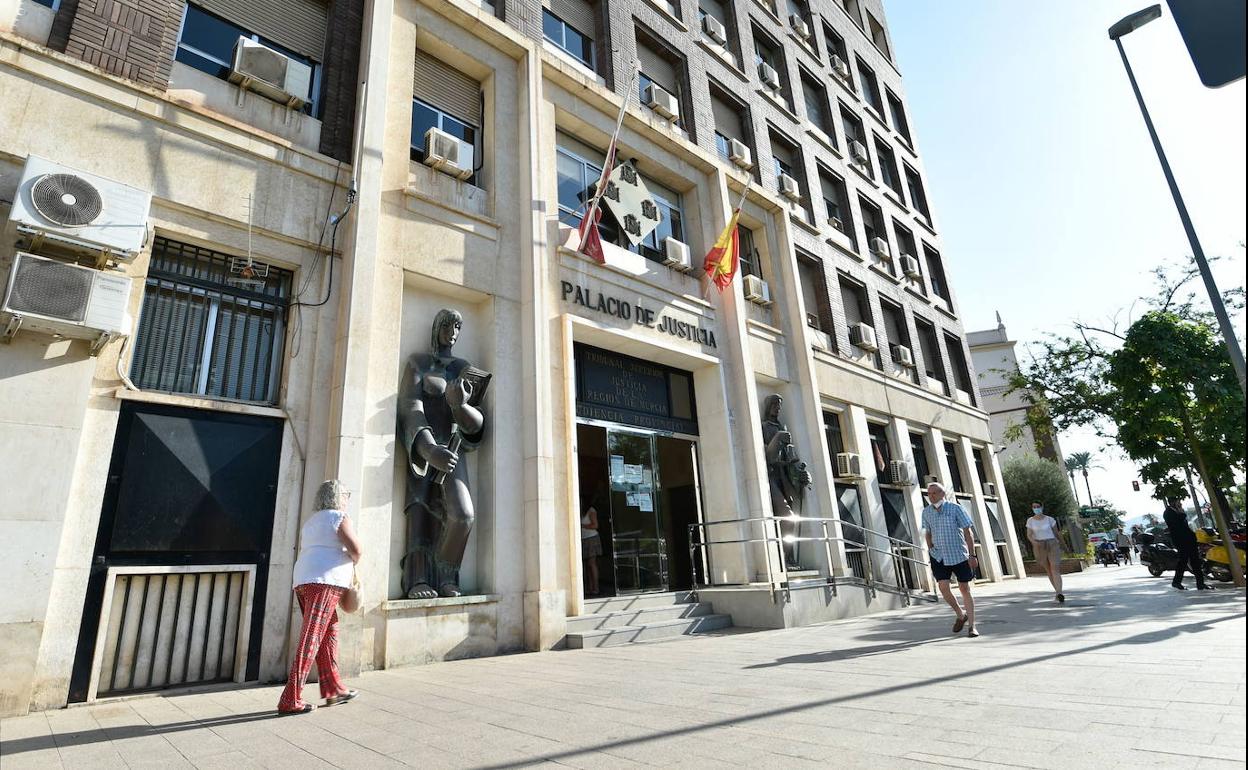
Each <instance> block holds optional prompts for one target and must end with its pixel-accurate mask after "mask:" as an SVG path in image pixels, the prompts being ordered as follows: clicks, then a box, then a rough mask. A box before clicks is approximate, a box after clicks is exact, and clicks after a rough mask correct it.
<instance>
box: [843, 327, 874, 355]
mask: <svg viewBox="0 0 1248 770" xmlns="http://www.w3.org/2000/svg"><path fill="white" fill-rule="evenodd" d="M849 342H850V344H852V345H857V346H858V347H860V348H862V349H863V350H869V351H872V352H874V351H876V350H879V346H878V345H877V344H876V342H875V329H872V328H871V327H870V326H868V325H866V324H854V325H853V326H851V327H849Z"/></svg>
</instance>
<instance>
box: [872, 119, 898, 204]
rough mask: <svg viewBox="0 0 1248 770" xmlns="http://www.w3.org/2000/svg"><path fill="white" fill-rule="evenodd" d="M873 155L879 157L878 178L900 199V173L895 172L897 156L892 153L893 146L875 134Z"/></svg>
mask: <svg viewBox="0 0 1248 770" xmlns="http://www.w3.org/2000/svg"><path fill="white" fill-rule="evenodd" d="M875 156H876V157H877V158H879V159H880V179H882V180H884V184H886V185H888V188H889V189H890V190H892V191H893V192H894V193H896V194H897V197H898V198H899V199H900V198H901V197H902V192H901V174H899V173H897V156H896V155H894V154H893V148H892V147H890V146H889V145H888V142H886V141H884V140H883V139H881V138H880V136H879V135H878V134H876V135H875Z"/></svg>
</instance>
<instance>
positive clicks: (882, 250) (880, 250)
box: [871, 238, 893, 259]
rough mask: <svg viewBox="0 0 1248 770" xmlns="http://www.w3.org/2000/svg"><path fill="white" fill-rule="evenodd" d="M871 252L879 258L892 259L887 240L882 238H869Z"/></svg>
mask: <svg viewBox="0 0 1248 770" xmlns="http://www.w3.org/2000/svg"><path fill="white" fill-rule="evenodd" d="M871 253H872V254H874V255H875V256H877V257H879V258H880V259H892V258H893V252H892V250H891V249H889V248H888V241H886V240H884V239H883V238H872V239H871Z"/></svg>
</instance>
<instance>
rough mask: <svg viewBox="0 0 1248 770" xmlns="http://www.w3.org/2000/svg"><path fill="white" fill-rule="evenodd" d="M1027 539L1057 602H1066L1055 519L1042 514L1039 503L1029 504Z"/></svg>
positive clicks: (1060, 551) (1059, 543) (1041, 507)
mask: <svg viewBox="0 0 1248 770" xmlns="http://www.w3.org/2000/svg"><path fill="white" fill-rule="evenodd" d="M1027 539H1028V540H1030V541H1031V550H1032V552H1033V553H1035V554H1036V561H1038V562H1040V566H1042V567H1044V571H1045V572H1046V573H1048V576H1049V583H1051V584H1052V585H1053V590H1054V591H1055V592H1057V600H1058V601H1059V602H1064V601H1066V595H1065V594H1063V593H1062V545H1061V541H1059V540H1058V539H1057V519H1055V518H1053V517H1052V516H1047V515H1045V513H1044V506H1043V505H1041V504H1040V503H1038V502H1037V503H1032V504H1031V516H1029V517H1028V518H1027Z"/></svg>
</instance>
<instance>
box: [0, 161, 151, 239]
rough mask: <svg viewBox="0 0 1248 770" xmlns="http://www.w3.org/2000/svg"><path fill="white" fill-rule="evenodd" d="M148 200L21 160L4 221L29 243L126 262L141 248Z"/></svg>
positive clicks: (140, 193) (118, 186)
mask: <svg viewBox="0 0 1248 770" xmlns="http://www.w3.org/2000/svg"><path fill="white" fill-rule="evenodd" d="M151 208H152V194H151V193H149V192H146V191H144V190H139V189H137V188H134V187H130V186H128V185H124V184H122V183H120V182H114V181H113V180H111V179H105V178H104V177H101V176H95V175H94V174H87V173H84V172H82V171H76V170H74V169H71V168H66V167H65V166H61V165H58V164H56V163H53V162H52V161H50V160H44V159H43V158H39V157H36V156H34V155H31V156H29V157H28V158H26V167H25V169H24V170H23V171H22V178H21V181H19V182H18V183H17V193H16V194H15V195H14V196H13V208H12V210H11V211H10V212H9V221H10V222H12V223H13V225H14V226H15V227H16V230H17V233H18V234H19V235H21V236H24V237H26V238H27V239H29V241H30V244H31V245H30V246H29V248H31V249H35V248H39V245H40V244H42V243H45V242H46V243H49V244H52V245H56V246H59V247H61V248H63V249H67V250H69V251H72V252H74V253H77V254H95V255H97V256H102V257H107V258H110V259H114V260H118V261H123V262H129V261H130V260H133V259H134V258H135V257H136V256H138V254H139V252H140V251H142V250H143V248H144V247H145V246H146V245H147V238H148V214H149V212H150V211H151Z"/></svg>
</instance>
